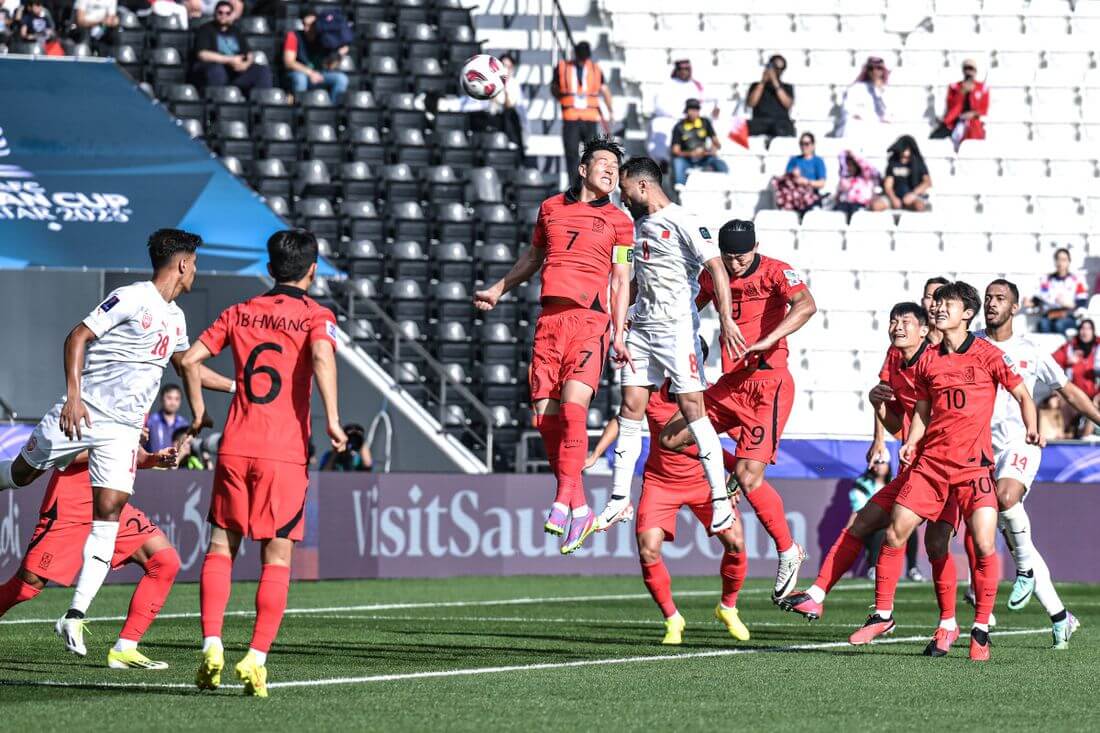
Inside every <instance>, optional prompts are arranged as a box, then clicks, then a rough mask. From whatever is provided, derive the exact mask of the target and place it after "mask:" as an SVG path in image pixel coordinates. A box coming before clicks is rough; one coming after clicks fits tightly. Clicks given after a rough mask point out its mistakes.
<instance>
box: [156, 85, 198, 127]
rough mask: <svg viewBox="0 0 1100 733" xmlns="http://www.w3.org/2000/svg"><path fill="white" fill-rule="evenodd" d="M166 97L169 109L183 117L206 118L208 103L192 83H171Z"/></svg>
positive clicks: (166, 90) (177, 115) (166, 91)
mask: <svg viewBox="0 0 1100 733" xmlns="http://www.w3.org/2000/svg"><path fill="white" fill-rule="evenodd" d="M164 99H165V101H166V102H167V103H168V110H169V111H170V112H171V113H172V114H174V115H175V116H176V117H179V118H181V119H193V120H205V119H206V103H205V102H203V100H202V97H200V96H199V91H198V89H196V88H195V87H194V86H192V85H191V84H170V85H169V86H168V87H167V88H166V89H165V94H164Z"/></svg>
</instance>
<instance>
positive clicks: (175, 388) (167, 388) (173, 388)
mask: <svg viewBox="0 0 1100 733" xmlns="http://www.w3.org/2000/svg"><path fill="white" fill-rule="evenodd" d="M169 392H179V393H180V395H183V388H182V387H180V386H179V385H178V384H166V385H164V386H163V387H161V388H160V396H161V397H164V395H166V394H168V393H169Z"/></svg>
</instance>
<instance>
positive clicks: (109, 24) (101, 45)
mask: <svg viewBox="0 0 1100 733" xmlns="http://www.w3.org/2000/svg"><path fill="white" fill-rule="evenodd" d="M73 23H74V24H75V25H76V33H75V36H76V40H77V41H79V42H81V43H87V44H90V45H91V46H92V48H93V49H95V52H96V53H97V54H100V55H105V54H106V52H107V51H108V50H109V47H110V46H111V45H112V44H114V39H115V29H116V28H118V0H76V2H75V3H74V4H73Z"/></svg>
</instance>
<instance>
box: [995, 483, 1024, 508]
mask: <svg viewBox="0 0 1100 733" xmlns="http://www.w3.org/2000/svg"><path fill="white" fill-rule="evenodd" d="M1019 503H1020V496H1019V495H1018V494H1017V492H1015V491H1013V490H1012V489H1009V488H1002V487H1001V486H998V487H997V506H998V507H1000V510H1001V511H1002V512H1003V511H1005V510H1006V509H1011V508H1012V507H1014V506H1016V505H1017V504H1019Z"/></svg>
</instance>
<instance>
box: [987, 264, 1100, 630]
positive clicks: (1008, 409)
mask: <svg viewBox="0 0 1100 733" xmlns="http://www.w3.org/2000/svg"><path fill="white" fill-rule="evenodd" d="M1019 310H1020V291H1019V289H1018V288H1017V287H1016V285H1015V284H1014V283H1011V282H1009V281H1008V280H994V281H993V282H991V283H989V285H988V286H986V289H985V330H983V331H978V332H977V333H976V334H975V335H976V336H977V337H978V338H984V339H986V340H987V341H989V342H990V343H993V344H995V345H996V346H997V348H999V349H1000V350H1001V351H1003V352H1004V353H1005V354H1007V355H1008V356H1009V357H1010V358H1011V359H1012V361H1013V362H1014V363H1015V364H1016V368H1017V369H1018V370H1019V372H1020V376H1022V377H1023V379H1024V385H1025V386H1026V387H1027V390H1028V392H1029V393H1030V394H1031V395H1032V396H1034V394H1035V386H1036V384H1039V383H1041V384H1043V385H1044V386H1045V387H1046V388H1047V389H1048V390H1051V391H1057V392H1059V393H1060V394H1061V395H1062V398H1063V399H1065V401H1066V402H1067V403H1069V404H1070V405H1071V406H1073V408H1074V409H1076V410H1077V411H1078V412H1080V413H1081V414H1082V415H1084V416H1085V417H1087V418H1088V419H1089V420H1091V421H1092V422H1093V423H1096V424H1100V411H1097V409H1096V406H1095V405H1094V404H1093V403H1092V400H1090V399H1089V398H1088V395H1086V394H1085V393H1084V392H1082V391H1081V390H1080V389H1079V388H1078V387H1077V386H1076V385H1074V384H1073V383H1072V382H1070V381H1069V380H1068V379H1067V378H1066V375H1065V372H1064V371H1063V370H1062V368H1061V367H1060V366H1058V364H1057V363H1055V361H1054V359H1052V358H1051V356H1050V354H1048V353H1047V352H1046V351H1044V350H1043V349H1041V348H1039V346H1037V345H1036V344H1035V343H1034V342H1033V341H1032V340H1031V339H1029V338H1028V337H1027V336H1026V335H1015V334H1014V333H1013V331H1012V319H1013V317H1015V315H1016V313H1017V312H1019ZM1013 402H1014V400H1013V399H1012V398H1011V396H1010V395H1009V394H1008V393H1007V392H1005V391H1004V390H1003V389H999V390H997V402H996V406H995V407H994V408H993V426H992V438H993V453H994V455H993V461H994V462H995V463H996V469H995V470H996V473H995V477H996V479H997V503H998V506H999V508H1000V526H1001V531H1002V532H1003V533H1004V536H1005V540H1006V542H1007V544H1008V547H1009V549H1010V550H1011V551H1012V558H1013V559H1014V560H1015V561H1016V582H1015V584H1014V585H1013V587H1012V593H1011V594H1010V595H1009V598H1008V607H1009V609H1011V610H1013V611H1019V610H1021V609H1022V608H1024V606H1026V605H1027V603H1028V601H1029V600H1031V596H1032V594H1033V593H1034V594H1035V596H1037V597H1038V599H1039V602H1040V603H1041V604H1043V608H1044V609H1046V612H1047V613H1048V614H1049V615H1050V621H1051V623H1052V624H1053V630H1052V633H1053V637H1054V643H1053V647H1052V648H1054V649H1066V648H1068V647H1069V639H1070V637H1071V636H1072V635H1073V632H1074V631H1076V630H1077V628H1078V627H1079V626H1080V622H1079V621H1078V620H1077V618H1076V617H1075V616H1074V615H1073V614H1072V613H1070V612H1069V611H1067V610H1066V607H1065V605H1064V604H1063V603H1062V599H1061V598H1059V596H1058V591H1056V590H1055V589H1054V583H1053V582H1051V579H1050V569H1049V568H1048V567H1047V564H1046V561H1045V560H1043V556H1042V555H1040V554H1039V551H1038V550H1037V549H1036V548H1035V545H1034V544H1033V543H1032V541H1031V520H1030V519H1029V518H1028V516H1027V511H1025V509H1024V504H1023V502H1024V499H1025V498H1026V497H1027V495H1028V492H1030V491H1031V484H1032V482H1034V481H1035V476H1036V474H1037V473H1038V472H1039V463H1040V461H1041V460H1042V457H1043V453H1042V450H1041V449H1040V448H1039V446H1037V445H1034V444H1031V443H1028V442H1027V431H1026V429H1025V427H1024V424H1023V423H1022V422H1021V421H1020V414H1019V411H1018V410H1017V409H1015V408H1016V406H1015V404H1013Z"/></svg>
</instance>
